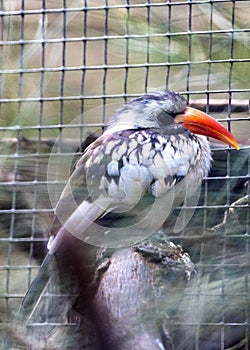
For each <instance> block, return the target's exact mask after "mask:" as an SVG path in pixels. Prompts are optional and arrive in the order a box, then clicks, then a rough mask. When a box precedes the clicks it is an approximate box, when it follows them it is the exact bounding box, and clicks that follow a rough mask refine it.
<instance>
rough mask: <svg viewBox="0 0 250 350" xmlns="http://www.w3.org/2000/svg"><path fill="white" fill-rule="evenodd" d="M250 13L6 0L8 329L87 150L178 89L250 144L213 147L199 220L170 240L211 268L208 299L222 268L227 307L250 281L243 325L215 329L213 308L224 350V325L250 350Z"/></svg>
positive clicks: (3, 136) (4, 308)
mask: <svg viewBox="0 0 250 350" xmlns="http://www.w3.org/2000/svg"><path fill="white" fill-rule="evenodd" d="M249 8H250V1H244V0H243V1H242V0H238V1H237V0H234V1H229V0H210V1H206V0H200V1H189V0H179V1H176V0H172V1H165V2H160V1H155V0H148V1H140V0H127V1H125V0H118V1H113V0H92V1H87V0H82V1H80V0H71V1H67V0H63V1H61V0H55V1H53V0H41V1H32V0H29V1H28V0H0V182H1V183H0V253H1V254H0V322H1V323H2V324H3V325H6V324H8V321H9V320H10V319H11V317H12V316H13V314H14V313H15V312H16V310H17V308H18V305H19V304H20V301H21V300H22V298H23V296H24V294H25V292H26V291H27V289H28V286H29V284H30V282H31V280H32V278H33V277H34V276H35V274H36V272H37V269H38V267H39V265H40V263H41V261H42V258H43V256H44V254H45V253H46V243H47V240H48V236H49V232H50V227H51V224H52V219H53V208H54V207H55V204H56V202H57V200H58V198H59V195H60V192H61V190H62V188H63V187H64V185H65V182H66V180H67V178H68V176H69V173H70V168H71V167H72V164H73V162H74V160H75V157H74V154H75V152H76V150H77V148H78V146H79V145H80V144H81V143H82V142H83V141H84V140H85V139H86V137H87V136H89V135H92V134H93V133H95V134H96V133H97V134H99V133H100V132H101V131H102V128H103V127H104V126H105V124H106V123H107V121H108V119H109V117H110V115H111V114H112V112H113V111H114V110H115V109H116V108H117V107H118V106H119V105H121V104H122V103H124V102H126V101H127V100H129V99H130V98H132V97H135V96H139V95H141V94H143V93H144V92H149V91H154V90H159V89H164V88H168V89H171V90H174V91H178V92H180V93H182V94H183V95H184V96H185V97H186V98H187V99H188V100H189V102H190V104H192V105H193V106H195V107H198V108H200V109H203V110H204V111H206V112H207V113H210V114H211V115H213V116H214V117H216V119H217V120H219V121H221V122H222V123H223V125H225V126H226V127H228V128H229V129H230V130H231V131H232V133H233V134H234V136H235V137H236V138H237V139H238V141H239V144H240V146H241V150H240V151H238V152H237V151H232V150H229V148H228V147H225V146H224V145H221V144H218V143H214V141H212V140H211V142H212V147H213V150H214V163H213V169H212V171H211V174H210V177H209V178H208V179H206V180H205V182H204V185H203V188H202V193H201V198H200V202H199V205H198V209H197V213H196V215H195V216H194V217H193V221H192V222H191V224H190V225H189V226H188V227H186V228H185V229H184V230H183V232H181V233H179V234H177V235H175V236H174V235H171V234H170V235H169V237H171V239H172V240H173V241H174V242H175V243H178V244H182V246H184V247H185V249H187V250H188V252H189V254H190V257H191V260H192V261H193V262H194V263H195V264H196V265H197V266H199V267H200V271H202V273H201V275H200V279H199V283H201V284H199V288H201V289H199V288H198V287H197V285H196V286H195V291H196V296H197V295H198V294H197V293H198V289H199V290H202V287H200V286H203V284H202V281H203V282H204V279H203V278H206V281H207V278H208V274H209V276H210V277H211V271H213V274H216V278H212V279H211V280H212V281H213V282H214V281H215V280H216V283H215V284H213V285H212V286H210V287H211V290H213V291H214V295H215V294H216V296H217V297H218V300H217V301H216V303H217V304H218V303H219V300H220V302H221V303H222V302H224V303H225V294H224V293H225V290H226V287H225V286H226V285H227V283H226V282H225V281H228V283H229V282H230V283H229V285H230V288H232V286H234V285H236V283H235V281H236V278H237V283H238V286H239V288H240V291H239V290H237V291H235V293H234V295H237V296H238V298H239V299H240V306H239V304H238V303H237V300H238V299H237V300H236V301H235V302H236V304H235V305H236V306H235V309H231V308H230V315H231V316H232V315H233V317H231V318H230V317H225V312H224V311H225V310H224V307H222V304H221V305H220V306H221V307H219V308H218V305H217V304H216V305H217V306H216V308H215V309H217V310H219V311H218V312H219V313H220V315H217V316H218V317H217V318H216V321H215V320H212V314H213V313H214V310H215V309H213V308H211V309H210V310H209V312H207V311H206V313H207V314H209V317H210V316H211V318H210V319H207V320H206V321H204V325H212V326H213V327H214V328H213V329H216V332H217V333H218V336H217V335H216V337H217V338H218V339H219V340H218V344H219V345H218V347H217V346H216V347H211V349H224V348H226V346H225V334H226V333H225V329H231V328H230V327H232V326H234V327H236V328H237V327H238V328H237V330H238V329H241V330H242V332H241V333H240V334H241V337H240V339H237V344H240V345H239V346H238V347H237V349H248V348H249V342H250V340H249V221H250V220H249V139H250V132H249V130H250V129H249V92H250V88H249V77H250V75H249V72H250V40H249V35H250V34H249V32H250V21H249ZM236 201H237V202H236ZM235 203H236V204H235ZM214 227H215V228H214ZM211 228H212V230H211ZM209 229H210V230H209ZM165 230H166V231H167V232H168V233H169V231H168V227H167V226H166V227H165ZM227 259H229V260H230V261H229V260H227ZM247 267H248V268H247ZM214 271H216V273H215V272H214ZM218 271H219V272H218ZM232 271H233V272H234V271H235V274H234V273H233V272H232ZM218 275H219V276H220V277H221V280H220V281H222V282H218ZM204 276H205V277H204ZM213 276H214V275H213ZM210 277H209V278H210ZM226 278H227V279H226ZM206 286H207V284H206ZM210 287H209V288H210ZM214 288H215V289H214ZM230 288H229V289H230ZM211 290H210V291H211ZM192 293H193V290H192ZM192 293H190V295H191V294H192ZM202 293H203V294H204V293H205V291H204V290H202ZM206 293H207V294H209V293H208V291H207V290H206ZM206 293H205V294H206ZM199 295H200V294H199ZM197 298H198V297H197ZM231 300H232V299H231ZM242 300H244V302H242ZM192 302H194V299H192ZM183 303H184V302H183ZM183 305H184V304H182V306H181V307H183V310H184V311H183V312H182V313H183V314H184V315H185V317H184V318H183V319H182V321H181V322H180V323H181V324H182V325H183V324H185V325H186V328H185V329H188V326H189V325H191V326H192V329H194V328H195V331H194V337H193V339H194V340H193V343H192V344H194V345H193V347H192V346H191V347H190V349H205V347H202V346H201V345H200V344H202V341H201V340H200V337H202V334H203V333H202V332H200V324H199V322H198V321H201V318H200V315H199V317H198V316H197V317H198V318H197V319H196V320H195V321H190V319H189V320H187V319H186V317H187V315H189V316H190V310H189V313H188V312H187V310H186V311H185V307H184V306H183ZM223 305H224V304H223ZM224 306H225V305H224ZM237 308H238V310H240V314H241V317H239V318H237V319H235V317H234V316H235V314H236V310H237ZM222 309H223V312H222ZM197 325H198V326H199V327H198V326H197ZM204 325H203V326H204ZM227 326H228V327H229V328H226V327H227ZM216 327H217V328H216ZM182 331H183V332H184V330H183V329H182ZM4 332H11V331H10V330H7V329H6V328H4ZM199 332H200V333H199ZM238 334H239V333H238ZM217 338H216V339H217ZM216 344H217V343H216ZM60 346H61V345H60ZM179 346H180V349H184V348H185V347H184V345H183V344H182V345H181V344H180V345H179ZM181 346H183V347H181ZM240 346H241V347H240ZM51 348H53V347H51ZM55 348H56V347H55ZM59 348H60V349H62V347H59ZM234 349H236V347H235V348H234Z"/></svg>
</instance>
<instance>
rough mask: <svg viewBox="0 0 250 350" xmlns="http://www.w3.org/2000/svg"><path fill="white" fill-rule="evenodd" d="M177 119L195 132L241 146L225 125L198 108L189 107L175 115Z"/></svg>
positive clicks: (236, 146) (231, 144) (235, 146)
mask: <svg viewBox="0 0 250 350" xmlns="http://www.w3.org/2000/svg"><path fill="white" fill-rule="evenodd" d="M175 120H176V121H177V123H182V124H183V126H184V128H186V129H188V130H190V131H192V132H193V133H194V134H200V135H205V136H210V137H213V138H214V139H217V140H220V141H222V142H225V143H226V144H228V145H229V146H232V147H234V148H236V149H237V150H239V148H240V147H239V145H238V142H237V141H236V139H235V138H234V136H233V135H232V134H231V133H230V132H229V131H228V130H227V129H226V128H224V126H222V125H221V124H220V123H218V122H217V121H216V120H215V119H214V118H212V117H210V116H209V115H208V114H206V113H204V112H201V111H199V110H198V109H195V108H192V107H187V108H186V109H185V111H184V112H183V113H181V114H178V115H177V116H176V117H175Z"/></svg>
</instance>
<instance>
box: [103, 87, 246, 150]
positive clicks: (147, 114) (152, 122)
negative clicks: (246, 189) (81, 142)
mask: <svg viewBox="0 0 250 350" xmlns="http://www.w3.org/2000/svg"><path fill="white" fill-rule="evenodd" d="M180 127H182V128H185V129H188V130H190V131H191V132H192V133H194V134H199V135H204V136H209V137H213V138H215V139H217V140H220V141H223V142H224V143H226V144H228V145H230V146H232V147H234V148H236V149H239V145H238V142H237V141H236V139H235V138H234V136H233V135H232V134H231V133H230V132H229V131H228V130H227V129H226V128H224V127H223V126H222V125H221V124H220V123H218V122H217V121H216V120H215V119H214V118H212V117H211V116H209V115H208V114H206V113H204V112H202V111H200V110H198V109H195V108H191V107H189V106H188V103H187V101H186V100H185V99H184V98H183V97H182V96H181V95H180V94H178V93H175V92H172V91H169V90H163V91H157V92H152V93H149V94H145V95H143V96H141V97H138V98H135V99H133V100H131V101H130V102H128V103H127V104H125V105H123V106H121V107H120V108H119V109H118V110H117V111H116V112H115V113H114V115H113V116H112V117H111V120H110V124H109V127H108V128H107V131H106V133H112V132H115V131H121V130H131V129H146V128H153V129H159V130H166V131H167V130H169V131H171V130H173V129H178V128H180Z"/></svg>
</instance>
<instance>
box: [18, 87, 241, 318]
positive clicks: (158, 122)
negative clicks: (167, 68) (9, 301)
mask: <svg viewBox="0 0 250 350" xmlns="http://www.w3.org/2000/svg"><path fill="white" fill-rule="evenodd" d="M208 137H212V138H215V139H217V140H220V141H222V142H224V143H226V144H227V145H229V146H231V147H234V148H236V149H237V150H238V149H239V145H238V142H237V141H236V139H235V138H234V136H233V135H232V134H231V133H230V132H229V131H228V130H227V129H226V128H224V127H223V126H222V125H221V124H220V123H218V122H217V121H216V120H215V119H214V118H212V117H211V116H209V115H208V114H206V113H204V112H202V111H200V110H198V109H195V108H192V107H190V106H189V105H188V102H187V101H186V99H185V98H184V97H183V96H182V95H181V94H179V93H176V92H173V91H170V90H161V91H154V92H150V93H146V94H144V95H142V96H140V97H137V98H134V99H132V100H131V101H129V102H127V103H126V104H124V105H122V106H121V107H120V108H118V109H117V110H116V111H115V112H114V114H113V115H112V116H111V118H110V121H109V123H108V125H107V127H106V128H105V130H104V132H103V134H102V135H101V136H99V137H98V138H97V139H96V140H95V141H93V142H92V143H91V144H90V145H89V146H88V147H87V148H86V149H85V151H84V152H83V154H82V156H81V157H80V159H79V160H78V161H77V163H76V165H75V167H74V169H73V172H72V174H71V176H70V178H69V180H68V182H67V184H66V186H65V188H64V190H63V192H62V194H61V197H60V199H59V201H58V204H57V206H56V208H55V217H56V220H55V222H56V224H55V226H54V227H56V229H53V230H52V231H53V232H55V233H54V234H53V235H52V236H51V238H50V240H49V244H48V248H49V250H48V254H47V257H46V258H45V260H44V262H43V264H42V265H41V268H40V271H39V272H38V275H37V276H36V277H35V279H34V280H33V282H32V284H31V286H30V289H29V291H28V292H27V294H26V296H25V297H24V299H23V302H22V305H21V308H20V314H21V315H22V319H24V318H26V319H27V318H28V317H30V315H31V313H32V310H33V308H34V307H35V305H37V303H38V300H39V298H40V296H41V295H42V293H43V291H44V289H45V288H46V286H47V285H48V282H49V280H50V279H51V278H52V275H53V273H56V268H53V267H52V266H54V265H56V264H57V265H56V266H58V262H57V261H58V260H60V261H64V263H62V265H63V266H65V265H66V264H68V260H67V259H66V260H64V259H65V255H66V252H67V256H68V257H70V261H71V262H72V261H73V260H74V263H72V264H73V265H75V266H76V265H77V266H78V265H81V266H82V267H83V268H84V265H88V259H87V258H86V255H85V252H86V250H88V249H90V247H91V246H92V247H112V248H120V247H124V246H130V245H133V244H136V243H137V242H140V241H143V240H145V239H146V238H147V237H149V236H150V235H151V234H152V233H154V232H156V231H157V230H158V229H160V228H161V226H162V225H163V223H164V221H166V219H167V217H168V215H169V214H170V213H171V211H172V210H173V209H174V208H175V207H176V206H177V205H179V204H180V203H182V202H183V201H184V200H185V197H186V196H187V195H189V194H190V193H192V192H194V191H195V190H196V189H198V188H199V186H200V184H201V182H202V180H203V178H204V177H206V176H207V175H208V173H209V170H210V167H211V161H212V156H211V149H210V144H209V141H208ZM58 227H59V228H58ZM82 244H84V245H85V247H86V246H87V247H89V248H87V249H85V250H84V249H83V250H81V249H80V248H79V247H80V246H81V245H82ZM78 248H79V249H78ZM55 261H56V264H55ZM65 261H67V262H65ZM59 265H60V263H59Z"/></svg>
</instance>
